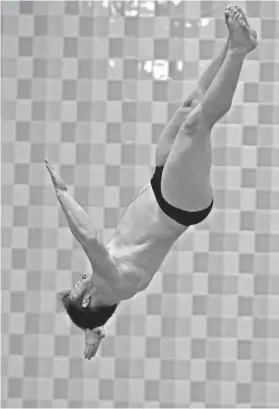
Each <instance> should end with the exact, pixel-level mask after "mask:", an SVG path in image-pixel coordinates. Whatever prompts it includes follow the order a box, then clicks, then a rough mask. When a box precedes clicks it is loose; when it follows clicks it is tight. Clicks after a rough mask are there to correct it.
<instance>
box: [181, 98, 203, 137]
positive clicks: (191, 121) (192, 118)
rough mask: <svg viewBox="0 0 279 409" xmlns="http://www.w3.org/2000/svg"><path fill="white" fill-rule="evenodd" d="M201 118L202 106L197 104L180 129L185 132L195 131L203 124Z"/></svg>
mask: <svg viewBox="0 0 279 409" xmlns="http://www.w3.org/2000/svg"><path fill="white" fill-rule="evenodd" d="M203 116H204V115H203V111H202V106H201V105H200V104H198V105H197V106H196V107H195V108H194V109H192V110H191V112H190V113H189V115H188V116H187V118H186V120H185V121H184V122H183V124H182V127H183V128H184V129H185V130H187V131H189V130H196V129H197V128H199V127H200V126H201V125H202V124H203V122H204V118H203Z"/></svg>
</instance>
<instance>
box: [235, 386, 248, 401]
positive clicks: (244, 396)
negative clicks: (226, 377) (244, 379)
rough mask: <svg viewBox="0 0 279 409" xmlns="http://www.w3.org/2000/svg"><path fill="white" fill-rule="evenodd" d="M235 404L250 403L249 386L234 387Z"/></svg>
mask: <svg viewBox="0 0 279 409" xmlns="http://www.w3.org/2000/svg"><path fill="white" fill-rule="evenodd" d="M236 402H237V404H241V403H250V402H251V385H250V384H246V383H237V385H236Z"/></svg>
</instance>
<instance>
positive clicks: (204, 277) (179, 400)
mask: <svg viewBox="0 0 279 409" xmlns="http://www.w3.org/2000/svg"><path fill="white" fill-rule="evenodd" d="M107 3H108V2H97V1H96V2H87V1H86V2H80V3H77V2H70V1H69V2H66V3H65V2H59V1H53V2H42V1H39V2H34V3H33V2H29V1H21V2H20V3H19V2H13V1H4V2H2V15H3V19H2V33H3V37H2V77H3V80H2V101H3V104H2V120H3V122H2V272H1V282H2V407H21V408H22V407H37V408H38V407H60V408H61V407H79V408H81V407H130V408H131V407H139V408H142V407H190V406H191V407H208V408H210V407H212V408H213V407H231V408H233V407H278V406H279V267H278V266H279V212H278V208H279V169H278V166H279V106H278V105H279V84H278V81H279V41H278V40H279V22H278V21H279V3H278V2H272V1H247V2H242V3H239V4H240V5H241V6H243V7H244V8H245V10H246V11H247V12H248V15H249V17H250V18H251V23H252V24H253V25H254V26H255V28H256V29H257V30H258V33H259V35H260V37H261V40H260V44H259V47H258V49H257V50H256V51H255V52H253V53H252V54H251V55H250V56H249V58H248V59H247V61H246V62H245V65H244V68H243V72H242V75H241V81H240V84H239V87H238V89H237V92H236V96H235V99H234V104H233V107H232V109H231V111H230V113H229V114H228V115H227V117H226V118H224V119H223V120H222V121H221V122H220V123H219V124H218V125H217V126H216V128H215V129H214V131H213V134H212V145H213V151H214V152H213V158H214V166H213V169H212V183H213V187H214V192H215V209H214V211H213V212H212V214H211V215H210V217H209V218H208V219H207V220H206V221H205V222H204V223H202V224H201V225H199V226H197V227H196V228H193V229H191V230H190V231H189V232H187V233H186V234H185V236H183V238H181V240H179V242H178V243H177V244H176V246H175V247H174V248H173V250H172V251H171V253H170V254H169V256H168V257H167V259H166V261H165V263H164V264H163V266H162V268H161V272H162V274H158V275H157V277H156V278H155V279H154V282H153V283H152V285H151V287H150V288H149V289H148V290H147V291H146V292H145V293H144V294H141V295H139V296H138V297H136V298H135V299H133V300H130V301H129V302H127V303H125V304H124V305H123V307H122V308H120V312H118V314H117V316H116V317H115V318H113V319H112V320H111V322H110V323H109V325H108V336H107V338H106V339H105V340H104V342H103V346H102V348H101V351H100V354H99V356H98V357H97V358H95V359H94V360H91V361H90V362H88V361H85V360H84V359H83V334H82V333H81V332H80V331H78V330H77V329H75V328H74V327H73V326H72V325H71V324H70V323H69V321H68V318H67V316H66V315H65V314H64V313H63V312H62V309H61V307H60V306H59V305H58V302H57V300H56V293H57V292H58V291H59V290H62V289H64V288H69V287H70V286H71V284H72V283H74V282H75V280H76V279H77V278H78V277H79V274H78V273H76V272H78V271H84V270H87V269H88V268H89V266H88V264H87V262H86V260H85V258H84V255H83V253H82V252H81V250H80V248H79V247H78V245H77V244H76V243H75V242H74V240H73V239H72V236H71V233H70V231H69V229H68V227H67V225H66V222H65V219H64V217H63V215H62V213H61V211H60V209H59V205H58V204H57V202H56V198H55V195H54V192H53V189H52V186H51V185H50V181H49V178H48V175H47V174H46V171H45V169H44V165H43V159H44V157H45V156H47V157H48V158H49V160H50V161H51V162H52V163H53V164H54V165H55V166H56V168H57V169H58V170H59V172H61V174H62V175H63V177H64V178H65V180H66V181H67V183H68V185H69V187H70V192H72V193H73V194H74V196H75V197H76V199H77V200H78V201H79V202H80V203H81V204H82V205H83V206H84V207H85V209H86V210H87V211H88V212H89V214H90V216H91V217H92V220H93V221H94V223H95V225H96V226H97V227H100V228H102V229H105V230H104V231H105V237H106V239H107V240H108V239H109V238H110V237H111V234H112V232H113V228H114V227H115V226H116V223H117V220H118V218H119V215H120V214H121V213H122V211H123V210H124V208H125V207H126V205H127V204H128V203H129V202H130V200H131V199H132V197H133V195H134V193H135V192H136V191H137V189H138V188H139V187H140V186H141V185H142V184H144V183H145V182H146V181H147V179H148V178H149V177H150V175H151V172H152V169H153V166H154V153H155V149H156V142H157V140H158V137H159V134H160V132H161V131H162V128H163V126H164V125H165V123H166V121H167V119H168V118H169V117H170V116H171V115H172V113H173V112H174V110H175V109H176V107H177V106H178V104H179V102H180V101H181V100H182V98H183V97H185V96H186V95H187V93H189V91H190V90H192V89H193V87H194V86H195V83H196V80H197V78H198V76H199V74H200V73H201V72H202V71H203V70H204V68H205V67H206V66H207V64H208V63H209V61H210V59H211V58H212V56H213V54H214V53H216V52H217V51H218V49H220V47H221V46H222V43H223V42H224V38H225V35H226V30H225V26H224V23H223V20H222V12H223V9H224V7H225V5H226V3H225V2H221V1H216V2H212V1H203V2H199V1H192V2H191V1H187V2H186V1H185V2H179V1H176V2H175V3H176V5H175V4H173V3H172V2H164V1H160V2H156V3H153V2H151V1H141V2H137V1H133V2H131V1H128V2H127V1H126V2H124V1H123V2H114V1H111V2H109V4H107Z"/></svg>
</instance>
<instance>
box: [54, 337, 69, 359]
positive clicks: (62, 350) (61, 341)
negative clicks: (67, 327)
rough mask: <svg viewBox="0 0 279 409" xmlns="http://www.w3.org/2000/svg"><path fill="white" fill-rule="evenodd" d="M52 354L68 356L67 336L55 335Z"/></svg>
mask: <svg viewBox="0 0 279 409" xmlns="http://www.w3.org/2000/svg"><path fill="white" fill-rule="evenodd" d="M54 342H55V343H54V354H55V356H68V355H69V353H70V341H69V337H67V336H64V335H56V336H55V339H54Z"/></svg>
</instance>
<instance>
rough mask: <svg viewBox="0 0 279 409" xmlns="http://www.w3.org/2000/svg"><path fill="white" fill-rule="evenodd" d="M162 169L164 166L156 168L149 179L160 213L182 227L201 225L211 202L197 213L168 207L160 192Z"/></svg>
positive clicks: (207, 213)
mask: <svg viewBox="0 0 279 409" xmlns="http://www.w3.org/2000/svg"><path fill="white" fill-rule="evenodd" d="M163 169H164V166H157V167H156V169H155V172H154V175H153V177H152V179H151V186H152V189H153V192H154V195H155V197H156V199H157V202H158V205H159V206H160V208H161V209H162V211H163V212H164V213H165V214H166V215H167V216H169V217H170V218H171V219H173V220H175V221H176V222H178V223H180V224H182V225H183V226H191V225H193V224H198V223H201V222H202V221H203V220H204V219H206V217H207V216H208V215H209V213H210V211H211V209H212V206H213V200H212V202H211V204H210V205H209V206H208V207H207V208H206V209H204V210H200V211H198V212H187V211H186V210H181V209H178V208H177V207H174V206H172V205H170V204H169V203H168V202H166V200H165V199H164V198H163V195H162V190H161V181H162V174H163Z"/></svg>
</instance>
